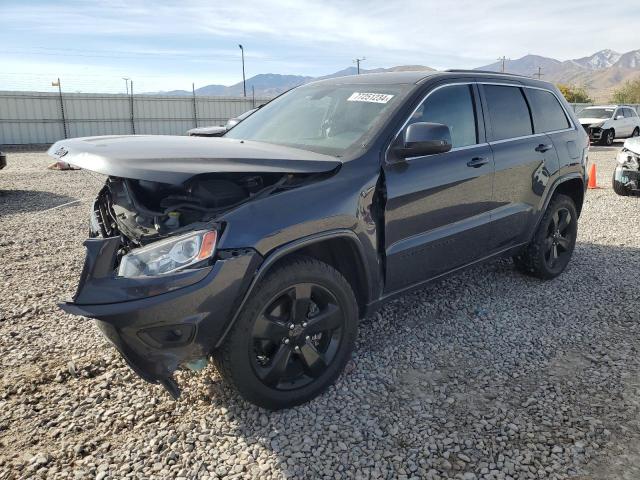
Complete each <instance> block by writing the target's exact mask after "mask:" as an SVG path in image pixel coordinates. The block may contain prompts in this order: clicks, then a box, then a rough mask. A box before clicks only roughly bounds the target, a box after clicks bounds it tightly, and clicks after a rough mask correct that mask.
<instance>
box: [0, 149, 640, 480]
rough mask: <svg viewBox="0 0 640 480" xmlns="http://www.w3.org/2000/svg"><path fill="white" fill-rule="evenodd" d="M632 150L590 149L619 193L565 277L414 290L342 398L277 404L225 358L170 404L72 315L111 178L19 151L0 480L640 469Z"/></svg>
mask: <svg viewBox="0 0 640 480" xmlns="http://www.w3.org/2000/svg"><path fill="white" fill-rule="evenodd" d="M619 146H620V145H618V147H619ZM616 150H617V148H609V149H606V148H601V147H596V148H594V149H593V151H592V153H591V158H592V159H593V160H594V161H595V163H596V164H597V166H598V182H599V184H600V185H602V186H603V187H604V188H602V189H600V190H594V191H589V192H588V197H587V200H586V204H585V206H584V211H583V214H582V217H581V218H580V224H579V230H580V233H579V238H578V243H577V246H576V251H575V254H574V258H573V260H572V262H571V263H570V265H569V268H568V270H567V271H566V272H565V273H564V274H563V275H562V276H560V277H559V278H558V279H556V280H554V281H551V282H546V283H544V282H541V281H538V280H535V279H531V278H528V277H524V276H522V275H520V274H518V273H517V272H515V271H514V268H513V265H512V263H511V261H509V260H504V261H500V262H494V263H490V264H486V265H483V266H479V267H476V268H473V269H471V270H468V271H467V272H465V273H463V274H460V275H457V276H454V277H450V278H449V279H446V280H443V281H440V282H437V283H434V284H432V285H430V286H428V287H426V288H424V289H422V290H420V291H418V292H416V293H413V294H409V295H406V296H404V297H402V298H400V299H398V300H396V301H394V302H392V303H390V304H388V305H387V306H386V307H384V308H383V309H382V310H381V311H380V312H379V313H377V314H376V315H374V316H372V317H370V318H367V319H366V320H365V321H364V322H363V323H362V325H361V328H360V334H359V339H358V345H357V350H356V352H355V354H354V357H353V361H352V362H351V363H350V364H349V365H348V368H347V371H346V372H345V374H344V375H343V376H342V377H341V378H340V380H339V381H338V383H337V384H336V385H335V386H334V387H332V388H331V389H330V390H329V391H328V392H327V393H326V394H324V395H322V396H321V397H320V398H318V399H316V400H315V401H313V402H311V403H309V404H307V405H304V406H301V407H298V408H295V409H291V410H288V411H281V412H276V413H271V412H267V411H264V410H261V409H259V408H257V407H254V406H252V405H249V404H247V403H245V402H243V401H242V400H241V399H239V398H238V397H237V396H236V395H235V394H234V393H233V392H232V391H230V390H229V389H228V388H227V387H226V386H225V385H224V384H222V383H221V381H220V378H219V377H218V375H217V373H216V372H215V370H214V369H213V368H212V367H208V368H207V369H206V370H205V371H204V372H203V373H200V374H193V373H188V372H183V373H180V374H179V378H178V381H179V383H180V384H181V385H182V386H183V387H184V396H183V398H182V400H181V401H180V402H177V403H176V402H173V401H171V400H170V399H169V396H168V395H167V394H166V393H165V392H164V390H162V389H161V388H160V387H158V386H153V385H149V384H146V383H144V382H143V381H142V380H140V379H138V378H137V377H136V376H135V375H134V374H133V373H131V372H130V370H129V369H128V368H127V367H126V365H125V363H124V361H123V360H121V359H120V357H119V356H118V355H117V353H116V352H115V350H114V349H113V348H111V347H110V346H109V345H108V343H107V342H106V341H105V340H104V339H103V338H102V336H101V335H100V334H99V332H98V329H97V328H96V327H95V326H94V325H93V324H92V323H91V322H90V321H88V320H84V319H81V318H76V317H72V316H70V315H66V314H64V313H63V312H62V311H60V310H59V309H58V308H57V306H56V302H57V301H58V300H60V299H62V298H64V297H67V296H69V295H70V294H71V293H72V292H73V290H74V287H75V285H76V280H77V277H78V275H79V272H80V269H81V267H82V261H83V256H84V253H83V247H82V241H83V240H84V238H85V233H86V217H87V213H88V212H87V211H88V208H89V200H90V199H92V197H93V196H94V195H95V193H96V192H97V190H98V188H99V187H100V185H101V179H100V177H98V176H94V175H92V174H90V173H89V172H84V171H77V172H56V171H48V170H46V169H45V167H46V165H47V164H48V163H49V159H48V157H47V156H46V155H45V154H44V153H41V152H40V153H28V152H21V153H9V155H8V162H9V166H8V167H7V168H6V169H5V170H2V171H0V259H1V261H0V278H1V279H2V291H1V292H2V293H1V294H0V295H1V297H0V361H1V365H2V368H1V370H0V479H6V478H40V477H41V478H96V479H109V478H123V477H135V478H174V477H183V478H203V479H204V478H267V479H268V478H327V479H329V478H363V479H364V478H432V479H437V478H459V479H464V480H471V479H480V478H483V479H520V478H532V479H533V478H573V479H583V480H584V479H603V480H604V479H607V480H609V479H615V480H617V479H638V478H640V415H639V407H640V369H639V367H640V357H639V356H638V350H639V349H640V327H639V325H638V323H639V322H638V321H639V316H640V313H639V312H640V306H639V299H640V282H639V281H638V278H639V275H638V271H639V267H640V222H639V221H638V213H639V212H640V201H639V200H638V199H632V198H623V197H618V196H616V195H615V194H614V193H613V191H612V190H611V186H610V178H611V174H612V171H613V168H614V157H615V153H616ZM74 200H81V202H79V203H76V204H72V205H70V206H67V207H63V208H58V209H55V210H49V211H47V209H49V208H51V207H55V206H58V205H62V204H65V203H67V202H72V201H74Z"/></svg>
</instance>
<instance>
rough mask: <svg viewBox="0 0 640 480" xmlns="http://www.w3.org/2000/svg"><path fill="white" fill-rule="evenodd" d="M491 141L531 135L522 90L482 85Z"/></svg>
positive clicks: (529, 121)
mask: <svg viewBox="0 0 640 480" xmlns="http://www.w3.org/2000/svg"><path fill="white" fill-rule="evenodd" d="M484 92H485V95H486V97H487V104H488V108H489V118H490V119H491V128H492V129H493V140H505V139H507V138H515V137H523V136H525V135H531V134H532V133H533V129H532V127H531V116H530V114H529V107H528V106H527V102H526V101H525V99H524V95H523V93H522V90H521V89H520V88H518V87H505V86H499V85H484Z"/></svg>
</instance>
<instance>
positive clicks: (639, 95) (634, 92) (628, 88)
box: [613, 78, 640, 103]
mask: <svg viewBox="0 0 640 480" xmlns="http://www.w3.org/2000/svg"><path fill="white" fill-rule="evenodd" d="M613 101H614V102H615V103H640V78H637V79H636V80H629V81H627V82H626V83H625V84H624V85H623V86H621V87H620V88H618V89H617V90H614V92H613Z"/></svg>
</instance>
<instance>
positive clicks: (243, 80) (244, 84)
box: [238, 44, 247, 97]
mask: <svg viewBox="0 0 640 480" xmlns="http://www.w3.org/2000/svg"><path fill="white" fill-rule="evenodd" d="M238 46H239V47H240V51H241V52H242V91H243V92H244V96H245V97H246V96H247V82H246V80H245V78H244V48H242V45H240V44H238Z"/></svg>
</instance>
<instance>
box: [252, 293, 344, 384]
mask: <svg viewBox="0 0 640 480" xmlns="http://www.w3.org/2000/svg"><path fill="white" fill-rule="evenodd" d="M344 323H345V318H344V313H343V312H342V309H341V308H340V305H339V304H338V301H337V300H336V298H335V296H334V295H333V294H332V293H331V292H330V291H329V290H327V289H326V288H324V287H322V286H321V285H317V284H314V283H299V284H296V285H294V286H292V287H291V288H287V289H286V290H285V291H283V292H279V293H277V294H276V295H274V296H273V298H272V299H271V300H270V301H269V302H268V304H267V307H266V308H265V309H264V310H263V311H262V312H261V313H260V315H259V316H258V318H257V319H256V322H255V324H254V326H253V331H252V334H251V336H252V340H253V342H252V345H251V346H250V349H249V356H250V357H251V360H252V363H253V368H254V369H255V372H256V375H257V376H258V378H259V379H260V380H261V381H262V382H263V383H264V384H265V385H266V386H268V387H271V388H274V389H277V390H293V389H296V388H300V387H304V386H306V385H308V384H309V383H311V382H313V381H314V380H315V379H316V378H318V377H320V376H321V375H322V374H323V373H324V372H325V371H326V369H327V366H328V365H329V364H331V362H332V361H333V359H334V358H335V356H336V353H337V352H338V346H339V345H340V341H341V339H342V330H343V326H344Z"/></svg>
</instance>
